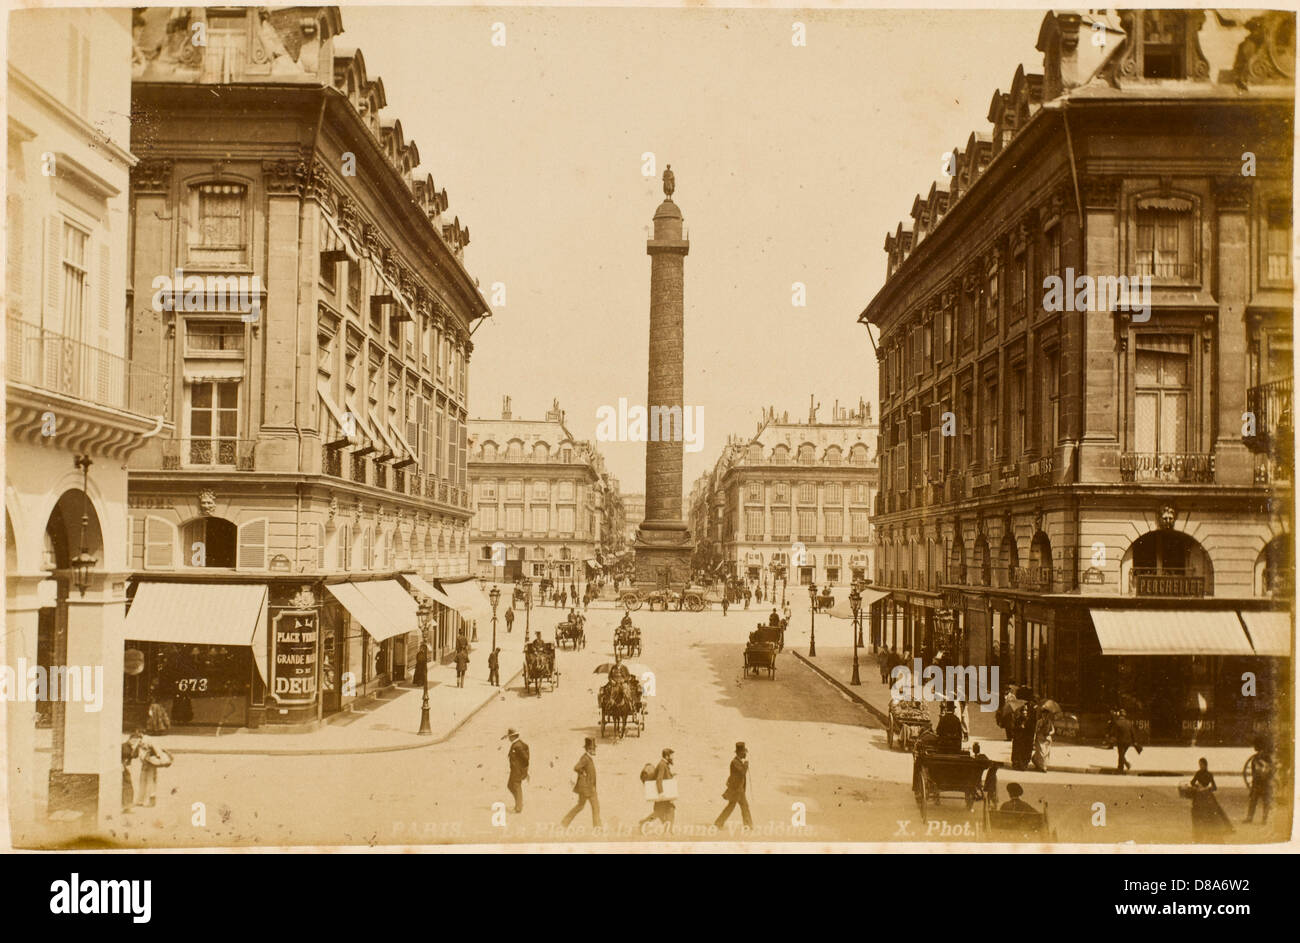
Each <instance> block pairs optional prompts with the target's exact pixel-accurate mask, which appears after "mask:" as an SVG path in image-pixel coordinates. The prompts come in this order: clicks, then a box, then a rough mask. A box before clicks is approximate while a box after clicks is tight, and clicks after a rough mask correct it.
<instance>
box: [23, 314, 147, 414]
mask: <svg viewBox="0 0 1300 943" xmlns="http://www.w3.org/2000/svg"><path fill="white" fill-rule="evenodd" d="M7 334H8V336H7V337H6V338H5V343H6V347H5V379H6V380H8V381H9V382H10V383H21V384H23V385H25V386H31V387H36V388H37V389H41V390H48V391H49V392H51V393H60V394H62V395H64V396H71V397H75V398H76V399H80V400H85V401H86V402H88V403H94V404H96V405H98V406H107V407H109V408H111V409H123V410H128V411H130V412H133V413H137V414H139V415H141V416H160V415H164V414H166V413H167V397H168V392H169V378H168V377H167V375H166V374H164V373H161V372H160V371H157V370H153V369H150V368H148V367H145V366H142V365H141V364H138V363H135V362H133V361H130V360H127V359H126V358H125V357H119V356H118V355H117V354H112V353H109V352H108V351H105V350H100V349H99V348H98V347H92V346H91V345H90V344H85V343H82V342H81V341H77V340H73V339H72V338H70V337H64V336H63V335H62V334H56V333H55V332H54V331H47V330H44V329H42V328H41V327H40V325H37V324H31V323H29V322H27V321H23V320H21V319H19V318H15V317H10V318H9V319H8V323H7Z"/></svg>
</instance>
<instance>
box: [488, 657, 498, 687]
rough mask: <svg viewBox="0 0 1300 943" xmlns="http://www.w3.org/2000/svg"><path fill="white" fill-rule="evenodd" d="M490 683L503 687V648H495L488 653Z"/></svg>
mask: <svg viewBox="0 0 1300 943" xmlns="http://www.w3.org/2000/svg"><path fill="white" fill-rule="evenodd" d="M488 684H490V685H492V686H493V687H498V688H499V687H501V649H499V648H494V649H492V653H491V654H490V655H488Z"/></svg>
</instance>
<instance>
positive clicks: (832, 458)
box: [826, 445, 844, 465]
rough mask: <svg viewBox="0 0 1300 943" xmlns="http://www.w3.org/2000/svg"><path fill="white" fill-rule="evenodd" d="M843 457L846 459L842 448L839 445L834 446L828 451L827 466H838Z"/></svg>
mask: <svg viewBox="0 0 1300 943" xmlns="http://www.w3.org/2000/svg"><path fill="white" fill-rule="evenodd" d="M843 457H844V456H843V453H842V452H841V451H840V447H839V446H838V445H832V446H829V447H828V448H827V449H826V464H827V465H838V464H840V462H841V461H842V460H843Z"/></svg>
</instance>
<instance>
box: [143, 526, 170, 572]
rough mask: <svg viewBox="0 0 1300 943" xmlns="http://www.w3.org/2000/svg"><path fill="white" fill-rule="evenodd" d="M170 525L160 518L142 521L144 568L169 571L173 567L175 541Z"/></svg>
mask: <svg viewBox="0 0 1300 943" xmlns="http://www.w3.org/2000/svg"><path fill="white" fill-rule="evenodd" d="M172 531H173V529H172V526H171V524H169V523H168V522H167V521H165V520H163V519H162V518H161V517H146V518H145V519H144V568H145V569H146V570H170V569H172V568H173V567H174V566H175V563H174V562H173V560H174V554H175V539H174V537H173V532H172Z"/></svg>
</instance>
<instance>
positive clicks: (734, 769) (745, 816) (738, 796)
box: [713, 743, 754, 828]
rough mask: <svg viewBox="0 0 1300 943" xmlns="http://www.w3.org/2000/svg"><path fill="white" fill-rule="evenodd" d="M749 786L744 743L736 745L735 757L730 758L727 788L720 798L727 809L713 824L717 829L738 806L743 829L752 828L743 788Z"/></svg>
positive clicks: (747, 763) (752, 821)
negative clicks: (743, 824)
mask: <svg viewBox="0 0 1300 943" xmlns="http://www.w3.org/2000/svg"><path fill="white" fill-rule="evenodd" d="M747 785H749V751H748V750H746V749H745V744H744V743H737V744H736V755H735V756H733V757H732V758H731V772H730V773H728V775H727V788H726V790H725V791H724V792H723V793H722V798H724V799H726V800H727V807H726V808H725V809H723V810H722V814H721V815H719V816H718V818H717V820H716V821H715V822H714V823H713V824H714V825H715V826H717V827H718V828H722V826H723V825H725V824H726V822H727V819H728V818H729V817H730V816H731V813H732V812H733V811H734V810H735V808H736V806H740V818H741V821H742V822H744V823H745V828H753V827H754V820H753V819H751V818H750V817H749V799H748V798H746V796H745V787H746V786H747Z"/></svg>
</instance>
